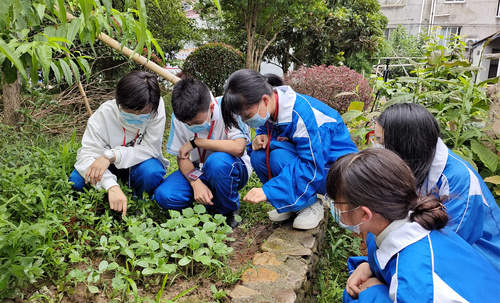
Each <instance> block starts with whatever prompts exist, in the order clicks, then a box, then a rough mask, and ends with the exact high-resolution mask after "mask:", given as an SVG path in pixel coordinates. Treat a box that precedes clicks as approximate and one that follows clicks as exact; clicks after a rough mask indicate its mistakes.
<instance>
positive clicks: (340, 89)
mask: <svg viewBox="0 0 500 303" xmlns="http://www.w3.org/2000/svg"><path fill="white" fill-rule="evenodd" d="M285 82H286V83H287V84H288V85H290V86H291V87H292V88H293V89H294V90H295V91H296V92H298V93H301V94H305V95H309V96H312V97H314V98H316V99H318V100H321V101H323V102H324V103H326V104H327V105H329V106H331V107H332V108H334V109H336V110H337V111H338V112H339V113H344V112H346V111H347V108H348V107H349V104H351V102H352V101H361V102H363V103H364V108H365V109H366V108H367V107H368V104H370V102H371V101H372V95H371V93H372V89H371V88H370V86H369V84H368V81H367V80H366V79H365V78H364V77H363V76H362V75H361V74H359V73H357V72H356V71H354V70H352V69H350V68H348V67H346V66H339V67H336V66H325V65H320V66H313V67H301V68H299V69H298V70H296V71H293V72H291V73H289V74H288V75H287V76H286V77H285Z"/></svg>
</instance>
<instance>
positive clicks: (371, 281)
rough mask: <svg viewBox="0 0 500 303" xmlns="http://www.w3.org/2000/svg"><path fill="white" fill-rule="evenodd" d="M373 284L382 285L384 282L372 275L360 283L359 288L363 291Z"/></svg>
mask: <svg viewBox="0 0 500 303" xmlns="http://www.w3.org/2000/svg"><path fill="white" fill-rule="evenodd" d="M375 285H384V283H382V282H380V280H379V279H377V278H375V277H373V278H370V279H368V280H366V281H365V282H364V283H363V284H361V285H360V286H359V289H360V290H361V291H364V290H366V289H367V288H369V287H372V286H375Z"/></svg>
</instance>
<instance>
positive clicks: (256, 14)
mask: <svg viewBox="0 0 500 303" xmlns="http://www.w3.org/2000/svg"><path fill="white" fill-rule="evenodd" d="M219 2H220V6H221V12H222V13H221V15H218V14H217V11H216V10H215V7H214V5H213V4H214V2H213V0H201V1H200V6H199V9H200V11H201V12H202V16H203V17H204V18H205V19H206V20H209V21H210V22H215V24H216V27H217V28H219V29H223V31H224V32H225V33H226V34H227V35H228V36H229V37H227V38H226V39H225V41H223V42H226V43H229V44H232V45H234V46H236V47H239V48H240V49H242V50H244V51H245V53H246V67H247V68H250V69H254V70H258V69H259V67H260V63H261V62H262V60H263V58H264V55H265V53H266V51H267V49H268V48H269V47H270V46H271V45H272V44H273V43H274V42H275V41H276V38H277V37H278V35H279V34H280V33H282V31H284V30H285V29H286V28H288V27H294V28H301V27H302V26H304V25H305V24H308V22H309V20H310V19H311V18H315V17H316V15H318V14H321V13H324V12H326V7H325V4H324V1H322V0H236V1H229V0H221V1H219ZM214 16H215V18H214Z"/></svg>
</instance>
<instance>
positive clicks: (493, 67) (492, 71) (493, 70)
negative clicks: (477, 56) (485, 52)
mask: <svg viewBox="0 0 500 303" xmlns="http://www.w3.org/2000/svg"><path fill="white" fill-rule="evenodd" d="M491 53H492V54H498V53H500V49H496V48H494V49H493V50H492V52H491ZM497 74H498V59H490V67H489V69H488V79H491V78H495V77H496V76H497Z"/></svg>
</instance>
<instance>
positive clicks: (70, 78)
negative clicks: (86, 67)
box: [59, 59, 73, 86]
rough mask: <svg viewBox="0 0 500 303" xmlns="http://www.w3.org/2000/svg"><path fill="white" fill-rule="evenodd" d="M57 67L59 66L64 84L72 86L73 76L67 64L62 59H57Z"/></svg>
mask: <svg viewBox="0 0 500 303" xmlns="http://www.w3.org/2000/svg"><path fill="white" fill-rule="evenodd" d="M59 65H60V66H61V69H62V71H63V74H64V78H65V79H66V82H68V84H69V85H70V86H71V85H73V74H72V73H71V69H70V67H69V65H68V63H66V61H64V59H59Z"/></svg>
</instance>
